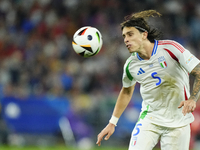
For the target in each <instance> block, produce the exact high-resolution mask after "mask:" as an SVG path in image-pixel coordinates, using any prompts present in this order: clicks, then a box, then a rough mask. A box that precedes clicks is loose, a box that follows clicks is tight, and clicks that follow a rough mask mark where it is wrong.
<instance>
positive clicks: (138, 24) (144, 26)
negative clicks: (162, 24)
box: [120, 10, 161, 43]
mask: <svg viewBox="0 0 200 150" xmlns="http://www.w3.org/2000/svg"><path fill="white" fill-rule="evenodd" d="M155 16H161V14H160V13H159V12H157V11H155V10H146V11H141V12H138V13H134V14H132V15H129V16H126V17H125V21H124V22H122V23H121V24H120V25H121V29H122V30H123V29H124V27H135V28H136V29H137V30H139V31H140V32H147V33H148V35H147V39H148V40H149V41H150V42H152V43H154V40H155V39H159V38H160V35H161V32H160V31H158V30H157V29H151V27H150V26H149V24H148V23H147V21H146V19H148V18H149V17H155Z"/></svg>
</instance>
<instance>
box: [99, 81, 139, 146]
mask: <svg viewBox="0 0 200 150" xmlns="http://www.w3.org/2000/svg"><path fill="white" fill-rule="evenodd" d="M134 89H135V84H134V85H133V86H131V87H128V88H125V87H122V89H121V91H120V93H119V96H118V99H117V102H116V104H115V108H114V111H113V114H112V116H114V118H120V116H121V115H122V113H123V112H124V110H125V109H126V107H127V105H128V104H129V102H130V100H131V97H132V94H133V91H134ZM115 126H116V125H115V124H113V123H111V121H110V122H109V123H108V125H107V126H106V127H105V128H104V129H103V130H102V131H101V132H100V133H99V134H98V137H97V142H96V144H97V145H98V146H100V145H101V141H102V140H103V137H104V136H106V137H105V138H104V139H105V140H108V139H109V138H110V136H111V135H112V134H113V133H114V131H115Z"/></svg>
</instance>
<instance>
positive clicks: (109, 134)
mask: <svg viewBox="0 0 200 150" xmlns="http://www.w3.org/2000/svg"><path fill="white" fill-rule="evenodd" d="M110 136H111V133H110V132H109V133H108V134H107V136H106V137H105V138H104V140H108V139H109V138H110Z"/></svg>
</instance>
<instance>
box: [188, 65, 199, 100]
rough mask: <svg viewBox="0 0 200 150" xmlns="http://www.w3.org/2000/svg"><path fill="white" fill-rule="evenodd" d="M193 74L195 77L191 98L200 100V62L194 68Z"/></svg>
mask: <svg viewBox="0 0 200 150" xmlns="http://www.w3.org/2000/svg"><path fill="white" fill-rule="evenodd" d="M191 74H192V75H194V77H195V79H194V85H193V90H192V93H191V96H190V99H192V100H194V101H198V99H199V96H200V64H199V65H197V66H196V67H195V68H194V70H193V71H192V72H191Z"/></svg>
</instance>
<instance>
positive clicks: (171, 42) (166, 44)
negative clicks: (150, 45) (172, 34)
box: [158, 40, 185, 53]
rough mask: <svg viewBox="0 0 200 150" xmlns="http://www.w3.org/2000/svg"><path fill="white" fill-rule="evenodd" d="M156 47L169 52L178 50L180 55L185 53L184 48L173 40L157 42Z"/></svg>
mask: <svg viewBox="0 0 200 150" xmlns="http://www.w3.org/2000/svg"><path fill="white" fill-rule="evenodd" d="M158 46H159V47H163V48H166V49H169V50H171V51H173V50H178V51H180V52H181V53H182V52H184V51H185V48H184V47H183V46H182V45H181V44H180V43H178V42H177V41H174V40H159V41H158Z"/></svg>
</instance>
